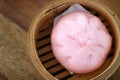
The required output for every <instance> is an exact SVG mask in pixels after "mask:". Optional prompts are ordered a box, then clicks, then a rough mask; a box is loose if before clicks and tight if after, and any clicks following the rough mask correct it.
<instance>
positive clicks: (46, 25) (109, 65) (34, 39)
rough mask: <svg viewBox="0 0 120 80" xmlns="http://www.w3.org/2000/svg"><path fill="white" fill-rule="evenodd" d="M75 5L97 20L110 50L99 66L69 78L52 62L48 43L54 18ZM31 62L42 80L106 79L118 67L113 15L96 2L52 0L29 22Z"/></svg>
mask: <svg viewBox="0 0 120 80" xmlns="http://www.w3.org/2000/svg"><path fill="white" fill-rule="evenodd" d="M75 3H79V4H81V5H83V6H84V7H85V8H86V9H87V10H88V11H90V12H91V13H92V14H94V15H95V16H97V17H98V18H100V19H101V21H102V23H103V24H104V25H105V26H106V28H107V30H108V31H109V33H110V34H111V36H112V38H113V41H112V47H111V51H110V53H109V55H108V57H107V59H106V61H105V62H104V63H103V65H102V66H101V67H100V68H99V69H97V70H95V71H93V72H91V73H87V74H74V75H70V74H69V72H68V71H67V70H66V69H65V68H63V67H62V66H61V65H60V64H59V62H58V61H57V60H56V59H55V57H54V55H53V52H52V49H51V42H50V35H51V30H52V28H53V21H54V18H55V17H56V16H57V15H59V14H60V13H62V12H63V11H64V10H66V9H67V8H68V7H69V6H70V5H72V4H75ZM28 47H29V51H30V56H31V59H32V62H33V64H34V66H35V67H36V69H37V70H38V72H39V74H40V75H42V76H43V77H44V79H45V80H106V79H108V78H109V77H110V76H111V75H112V74H113V73H114V72H115V70H116V69H117V68H118V66H119V64H120V24H119V20H118V18H117V16H116V14H115V13H114V12H112V11H111V10H110V9H108V8H107V7H106V6H105V5H103V4H102V3H100V2H98V1H97V0H96V1H95V0H55V1H52V2H50V3H48V4H47V5H46V6H45V7H44V8H43V9H41V10H40V12H39V13H38V15H37V16H36V17H35V18H34V19H33V22H32V23H31V26H30V29H29V33H28Z"/></svg>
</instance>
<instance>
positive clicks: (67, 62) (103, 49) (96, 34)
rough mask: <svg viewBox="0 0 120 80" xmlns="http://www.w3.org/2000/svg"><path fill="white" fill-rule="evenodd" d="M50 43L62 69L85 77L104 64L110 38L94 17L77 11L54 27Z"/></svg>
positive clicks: (110, 42)
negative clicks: (85, 74)
mask: <svg viewBox="0 0 120 80" xmlns="http://www.w3.org/2000/svg"><path fill="white" fill-rule="evenodd" d="M51 44H52V50H53V53H54V56H55V57H56V59H57V60H58V61H59V63H60V64H61V65H62V66H63V67H65V68H66V69H67V70H69V71H71V72H74V73H78V74H84V73H89V72H92V71H94V70H96V69H98V68H99V67H100V66H101V65H102V64H103V62H104V61H105V59H106V57H107V55H108V54H109V52H110V49H111V44H112V38H111V36H110V35H109V33H108V31H107V29H106V28H105V26H104V25H103V24H102V23H101V21H100V20H99V19H98V18H97V17H96V16H94V15H92V14H90V13H87V12H82V11H79V12H73V13H70V14H68V15H65V16H63V17H62V18H61V19H60V20H59V21H58V22H57V23H56V24H55V25H54V27H53V30H52V34H51Z"/></svg>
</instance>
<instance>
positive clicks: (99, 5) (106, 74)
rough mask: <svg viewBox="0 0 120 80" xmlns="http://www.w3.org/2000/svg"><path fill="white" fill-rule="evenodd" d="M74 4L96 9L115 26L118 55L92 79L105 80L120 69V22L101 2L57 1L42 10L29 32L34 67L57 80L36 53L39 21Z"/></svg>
mask: <svg viewBox="0 0 120 80" xmlns="http://www.w3.org/2000/svg"><path fill="white" fill-rule="evenodd" d="M73 3H80V4H82V5H84V6H87V7H90V8H92V9H95V10H96V11H98V12H99V13H100V14H103V15H105V17H106V19H107V20H110V22H111V25H112V26H114V28H113V29H114V33H115V40H116V52H115V53H116V54H115V57H114V59H113V61H112V63H111V64H110V66H109V67H108V68H107V69H106V70H105V71H103V72H102V73H101V74H99V75H98V76H96V77H94V78H92V80H104V79H107V78H109V77H110V76H111V75H112V74H113V73H114V72H115V71H116V69H117V68H118V67H119V64H120V49H119V48H120V36H119V35H120V31H119V30H120V28H119V27H120V23H119V20H118V18H117V16H116V14H115V13H114V12H112V11H111V10H110V9H108V8H107V7H106V6H105V5H103V4H102V3H100V2H99V1H93V0H55V1H52V2H50V3H49V4H47V5H46V6H45V7H44V8H43V9H41V10H40V12H39V13H38V15H37V16H36V17H35V18H34V19H33V22H32V23H31V26H30V29H29V32H28V38H27V40H28V47H29V51H30V56H31V59H32V62H33V64H34V66H35V67H36V69H37V71H38V72H39V73H40V75H42V76H43V77H44V78H45V79H46V80H48V79H49V80H57V79H56V78H55V77H54V76H52V75H51V74H50V73H49V72H48V71H47V70H46V69H45V68H44V66H43V65H42V63H41V62H40V60H39V58H38V55H37V51H36V46H35V45H36V44H35V42H36V41H35V38H36V35H37V31H38V28H37V25H38V23H39V21H40V20H41V19H42V18H43V17H44V16H46V15H47V14H49V13H50V12H51V11H52V10H54V9H56V8H57V7H59V6H62V5H70V4H73Z"/></svg>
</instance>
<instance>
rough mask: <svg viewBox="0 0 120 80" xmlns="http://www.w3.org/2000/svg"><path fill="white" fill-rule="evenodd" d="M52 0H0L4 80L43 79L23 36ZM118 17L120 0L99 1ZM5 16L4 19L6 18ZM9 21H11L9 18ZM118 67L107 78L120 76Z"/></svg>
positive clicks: (0, 65) (0, 66)
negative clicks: (40, 11)
mask: <svg viewBox="0 0 120 80" xmlns="http://www.w3.org/2000/svg"><path fill="white" fill-rule="evenodd" d="M50 1H52V0H0V12H1V13H2V14H3V15H4V16H3V15H2V14H0V73H2V74H3V75H4V76H5V77H6V78H7V79H8V80H43V78H42V77H41V76H40V75H39V74H38V72H37V71H36V69H35V68H34V66H33V64H32V62H31V60H30V58H29V56H28V54H29V52H28V51H27V46H26V45H27V42H26V35H27V32H25V31H23V30H22V29H21V28H19V27H22V28H23V29H24V30H26V31H27V30H28V29H29V26H30V23H31V21H32V19H33V18H34V17H35V15H36V14H37V13H38V12H39V10H40V9H41V8H42V7H43V6H44V5H46V3H48V2H50ZM99 1H101V2H102V3H103V4H105V5H107V6H108V7H109V8H110V9H111V10H113V11H114V12H115V13H116V14H117V15H118V17H119V18H120V8H119V6H120V5H119V4H120V0H99ZM6 17H8V18H9V19H8V18H6ZM11 20H12V21H11ZM119 70H120V68H119V69H118V70H117V71H116V73H115V74H114V75H113V76H111V77H110V79H109V80H119V79H120V76H119V74H120V71H119Z"/></svg>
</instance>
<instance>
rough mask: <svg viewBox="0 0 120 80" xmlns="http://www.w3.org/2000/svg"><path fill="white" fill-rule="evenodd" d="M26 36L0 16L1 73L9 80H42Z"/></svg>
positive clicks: (15, 25) (13, 24)
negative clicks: (29, 49) (30, 53)
mask: <svg viewBox="0 0 120 80" xmlns="http://www.w3.org/2000/svg"><path fill="white" fill-rule="evenodd" d="M26 35H27V33H26V32H25V31H24V30H22V29H21V28H20V27H19V26H18V25H17V24H15V23H13V22H11V20H9V19H8V18H6V17H4V16H3V15H2V14H0V73H1V74H3V75H4V76H5V77H6V78H7V79H8V80H40V79H41V80H42V77H41V76H40V75H39V74H38V72H37V71H36V69H35V68H34V66H33V64H32V62H31V59H30V57H29V55H28V54H29V52H28V50H27V42H26V41H27V40H26Z"/></svg>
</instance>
